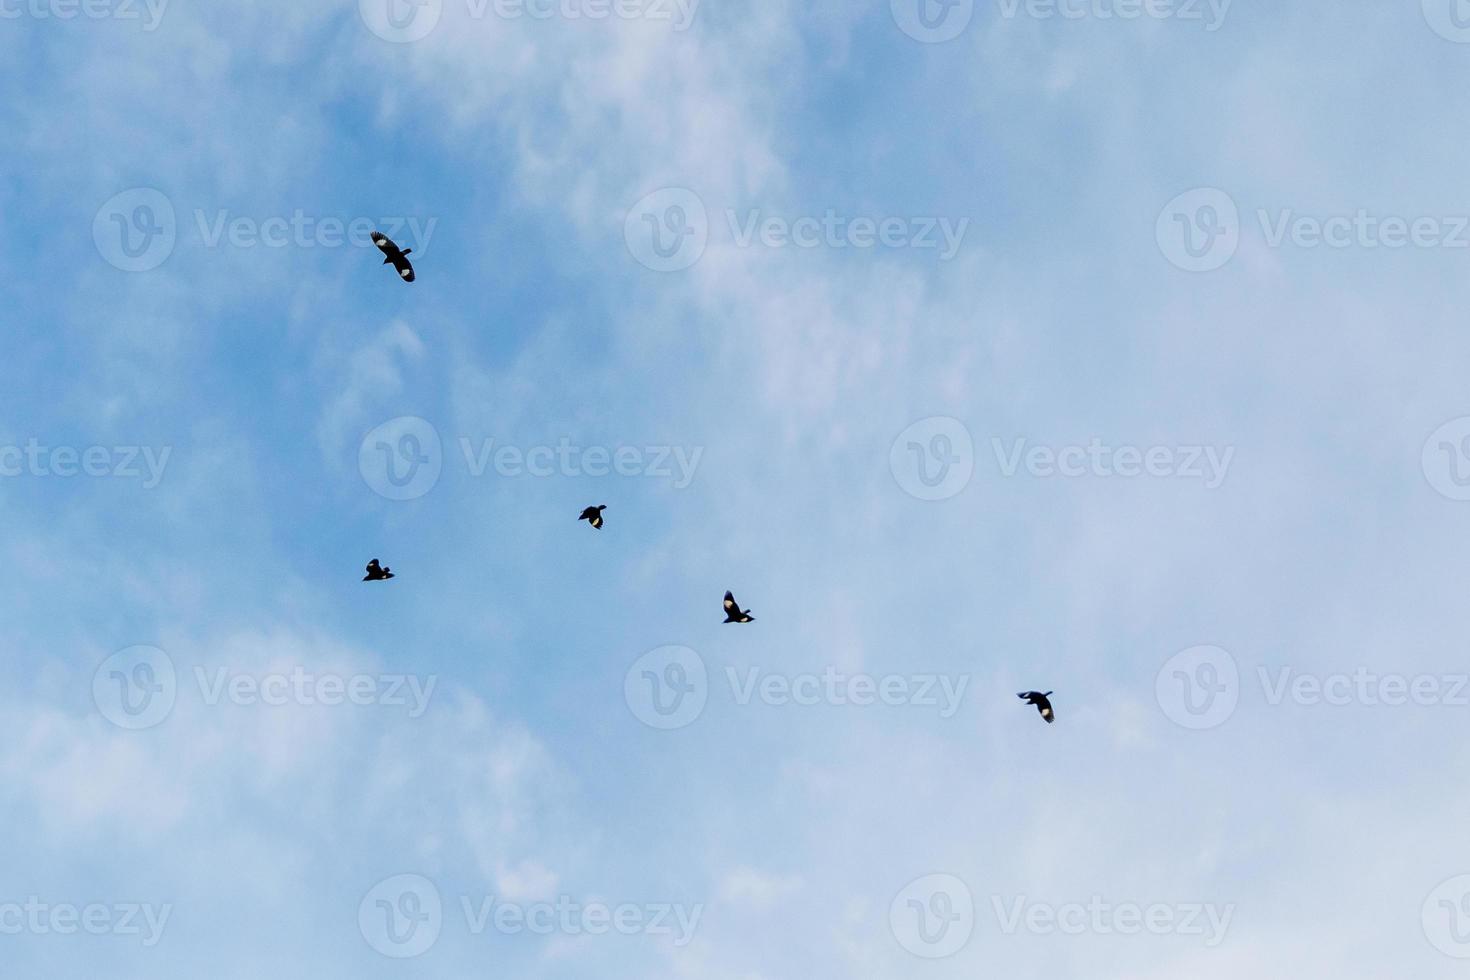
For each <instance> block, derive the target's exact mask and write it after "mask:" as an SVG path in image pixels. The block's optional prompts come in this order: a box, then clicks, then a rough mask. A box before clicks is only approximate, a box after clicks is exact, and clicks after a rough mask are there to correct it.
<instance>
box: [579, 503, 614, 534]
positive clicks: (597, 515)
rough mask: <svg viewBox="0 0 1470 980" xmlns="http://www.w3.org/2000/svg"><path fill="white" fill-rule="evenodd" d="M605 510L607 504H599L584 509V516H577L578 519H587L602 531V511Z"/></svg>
mask: <svg viewBox="0 0 1470 980" xmlns="http://www.w3.org/2000/svg"><path fill="white" fill-rule="evenodd" d="M605 510H607V504H599V505H598V506H596V507H588V508H587V509H586V510H584V511H582V516H581V517H579V518H577V520H579V521H586V522H587V523H589V524H591V525H592V526H593V527H595V528H597V530H599V531H601V530H602V512H603V511H605Z"/></svg>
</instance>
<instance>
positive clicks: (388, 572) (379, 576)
mask: <svg viewBox="0 0 1470 980" xmlns="http://www.w3.org/2000/svg"><path fill="white" fill-rule="evenodd" d="M392 577H393V569H391V568H384V567H383V566H381V565H379V564H378V560H377V559H376V558H374V559H373V560H372V561H370V562H368V563H367V574H366V575H364V576H363V577H362V580H363V581H364V582H386V581H388V580H389V579H390V578H392Z"/></svg>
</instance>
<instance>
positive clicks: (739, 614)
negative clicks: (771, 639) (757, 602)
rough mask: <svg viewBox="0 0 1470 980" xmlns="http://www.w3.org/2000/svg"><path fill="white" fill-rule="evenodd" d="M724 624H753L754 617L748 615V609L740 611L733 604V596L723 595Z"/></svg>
mask: <svg viewBox="0 0 1470 980" xmlns="http://www.w3.org/2000/svg"><path fill="white" fill-rule="evenodd" d="M725 622H727V623H753V622H755V617H754V616H752V615H751V614H750V610H749V609H741V608H740V606H739V604H738V603H736V602H735V596H734V595H733V594H732V593H730V592H726V593H725Z"/></svg>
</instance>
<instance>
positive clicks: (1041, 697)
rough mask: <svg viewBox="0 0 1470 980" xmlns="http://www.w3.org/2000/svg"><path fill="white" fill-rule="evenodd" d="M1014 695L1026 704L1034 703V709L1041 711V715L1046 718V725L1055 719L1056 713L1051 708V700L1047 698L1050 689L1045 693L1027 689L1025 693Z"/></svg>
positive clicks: (1049, 695)
mask: <svg viewBox="0 0 1470 980" xmlns="http://www.w3.org/2000/svg"><path fill="white" fill-rule="evenodd" d="M1016 697H1018V698H1020V699H1021V700H1022V701H1025V702H1026V703H1027V704H1034V705H1036V710H1037V711H1039V712H1041V717H1043V718H1045V719H1046V723H1047V724H1048V725H1050V724H1051V723H1052V722H1054V721H1056V720H1057V717H1056V713H1055V712H1053V711H1052V710H1051V702H1050V701H1049V700H1047V699H1048V698H1050V697H1051V692H1050V691H1047V692H1046V693H1045V694H1042V693H1040V692H1038V691H1027V692H1026V693H1025V694H1017V695H1016Z"/></svg>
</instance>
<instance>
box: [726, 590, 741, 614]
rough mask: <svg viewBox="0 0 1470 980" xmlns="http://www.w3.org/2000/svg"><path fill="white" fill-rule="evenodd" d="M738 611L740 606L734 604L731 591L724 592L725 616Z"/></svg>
mask: <svg viewBox="0 0 1470 980" xmlns="http://www.w3.org/2000/svg"><path fill="white" fill-rule="evenodd" d="M739 612H740V606H739V605H737V604H736V602H735V596H734V594H733V593H730V592H726V593H725V615H726V616H734V615H736V614H738V613H739Z"/></svg>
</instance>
